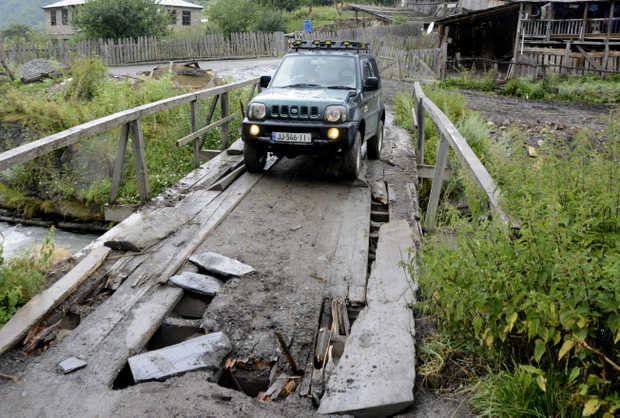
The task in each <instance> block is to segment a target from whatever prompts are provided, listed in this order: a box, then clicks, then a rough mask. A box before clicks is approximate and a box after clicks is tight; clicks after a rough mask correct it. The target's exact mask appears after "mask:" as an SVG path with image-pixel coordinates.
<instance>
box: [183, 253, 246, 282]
mask: <svg viewBox="0 0 620 418" xmlns="http://www.w3.org/2000/svg"><path fill="white" fill-rule="evenodd" d="M189 261H191V262H192V263H194V264H195V265H197V266H198V267H200V268H201V269H203V270H205V271H207V272H209V273H213V274H217V275H219V276H222V277H241V276H245V275H246V274H250V273H254V272H255V271H256V270H254V268H252V267H250V266H248V265H247V264H243V263H242V262H240V261H237V260H235V259H232V258H229V257H226V256H224V255H220V254H217V253H211V252H209V253H203V254H198V255H193V256H191V257H190V258H189Z"/></svg>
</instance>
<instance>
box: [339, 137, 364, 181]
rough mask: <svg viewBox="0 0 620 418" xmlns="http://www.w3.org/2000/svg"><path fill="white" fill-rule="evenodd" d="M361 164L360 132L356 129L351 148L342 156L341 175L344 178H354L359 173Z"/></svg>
mask: <svg viewBox="0 0 620 418" xmlns="http://www.w3.org/2000/svg"><path fill="white" fill-rule="evenodd" d="M361 165H362V134H361V132H360V131H357V133H356V134H355V141H354V142H353V145H352V146H351V148H349V149H348V150H346V151H345V152H344V153H343V156H342V177H343V178H344V179H346V180H355V179H356V178H357V177H358V176H359V175H360V166H361Z"/></svg>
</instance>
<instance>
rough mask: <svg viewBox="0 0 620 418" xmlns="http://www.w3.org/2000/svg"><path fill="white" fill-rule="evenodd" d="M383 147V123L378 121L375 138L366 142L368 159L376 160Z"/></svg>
mask: <svg viewBox="0 0 620 418" xmlns="http://www.w3.org/2000/svg"><path fill="white" fill-rule="evenodd" d="M382 147H383V121H382V120H380V121H379V126H377V133H376V134H375V136H373V137H372V138H370V139H369V140H368V158H370V159H371V160H376V159H377V158H379V155H380V154H381V148H382Z"/></svg>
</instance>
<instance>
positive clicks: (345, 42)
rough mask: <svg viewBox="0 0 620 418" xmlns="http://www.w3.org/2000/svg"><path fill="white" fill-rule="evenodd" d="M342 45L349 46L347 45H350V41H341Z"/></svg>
mask: <svg viewBox="0 0 620 418" xmlns="http://www.w3.org/2000/svg"><path fill="white" fill-rule="evenodd" d="M342 45H343V46H349V45H351V42H349V41H343V42H342Z"/></svg>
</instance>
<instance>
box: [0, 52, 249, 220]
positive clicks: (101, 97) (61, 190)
mask: <svg viewBox="0 0 620 418" xmlns="http://www.w3.org/2000/svg"><path fill="white" fill-rule="evenodd" d="M69 76H70V77H71V81H68V80H67V81H65V83H64V84H63V85H54V86H50V85H48V84H41V85H39V87H40V88H41V89H40V90H39V91H34V89H33V86H32V85H29V86H17V87H12V86H9V85H5V86H3V87H1V88H2V90H3V93H4V94H3V97H2V99H0V102H1V103H0V119H1V120H2V121H3V123H4V124H6V125H10V126H11V127H15V126H24V127H25V126H28V127H36V132H37V133H38V135H40V136H47V135H51V134H53V133H56V132H59V131H62V130H65V129H68V128H70V127H73V126H76V125H78V124H80V123H84V122H87V121H89V120H93V119H96V118H99V117H103V116H106V115H109V114H112V113H115V112H118V111H121V110H125V109H128V108H132V107H135V106H140V105H142V104H146V103H150V102H153V101H157V100H161V99H165V98H168V97H172V96H176V95H179V94H182V93H185V92H187V91H188V90H187V88H184V87H182V86H179V85H177V84H175V82H174V81H173V80H172V79H171V78H169V77H164V78H162V79H160V80H155V79H146V80H141V81H137V82H136V81H118V80H115V79H112V78H109V77H108V76H107V69H106V68H105V67H104V66H103V64H102V63H101V61H100V60H99V59H98V58H90V57H87V58H81V59H78V60H76V62H75V64H74V65H73V67H72V68H71V71H70V74H67V78H68V77H69ZM246 98H247V91H237V92H233V93H231V94H230V100H231V101H230V103H238V102H239V101H240V100H246ZM209 106H210V103H209V101H206V100H203V101H200V102H199V105H198V107H199V109H198V113H199V115H205V114H208V111H209ZM219 112H220V109H219V107H218V109H217V110H216V114H215V115H214V117H215V118H216V119H217V118H219ZM190 120H191V117H190V108H189V106H187V105H186V106H179V107H176V108H172V109H169V110H165V111H161V112H157V113H156V114H153V115H149V116H146V117H144V118H142V128H143V133H144V140H145V147H146V159H147V167H148V176H149V186H150V192H151V195H152V196H157V195H158V194H160V193H161V192H162V191H164V190H166V189H167V188H169V187H170V186H171V185H172V184H174V183H175V182H176V181H178V180H179V179H180V178H182V177H183V176H184V175H186V174H187V173H188V172H190V171H191V170H192V169H193V156H192V148H191V146H185V147H181V148H178V147H177V146H176V143H175V141H176V140H177V139H179V138H182V137H183V136H185V135H187V134H188V133H190V131H191V126H190ZM240 121H241V118H240V117H239V118H237V119H236V120H233V121H232V122H231V123H230V128H229V132H230V138H229V141H231V142H232V141H234V140H236V139H237V136H238V127H239V124H240ZM119 137H120V128H116V129H112V130H110V131H108V132H106V133H104V134H102V135H99V136H97V137H93V138H90V139H87V140H84V141H80V142H78V143H76V144H74V145H72V146H70V147H67V148H65V149H61V150H58V151H55V152H53V153H51V154H48V155H46V156H44V157H40V158H37V159H35V160H33V161H31V162H28V163H26V164H22V165H19V166H16V167H14V168H12V169H10V170H6V171H5V172H3V173H2V184H1V185H0V204H1V205H2V206H4V207H9V208H12V209H13V210H15V211H17V212H20V213H22V214H24V215H26V216H32V215H34V214H35V213H38V214H48V215H56V216H63V217H71V218H74V219H78V220H79V219H85V220H92V219H96V218H100V217H101V214H102V211H103V207H104V204H105V203H106V202H107V200H108V197H109V194H110V186H111V180H110V178H111V174H112V168H113V166H114V161H115V159H116V154H117V149H118V141H119ZM30 139H31V140H32V139H35V138H30ZM205 147H207V148H212V149H216V148H220V147H221V130H220V129H216V130H213V131H211V132H209V133H208V134H207V138H206V142H205ZM128 148H129V149H128V151H127V152H128V156H127V162H126V163H125V166H124V172H123V184H122V187H121V190H120V192H119V199H118V200H119V202H121V203H137V202H138V201H139V196H138V187H137V181H136V175H135V169H134V164H133V155H132V152H131V147H128Z"/></svg>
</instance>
